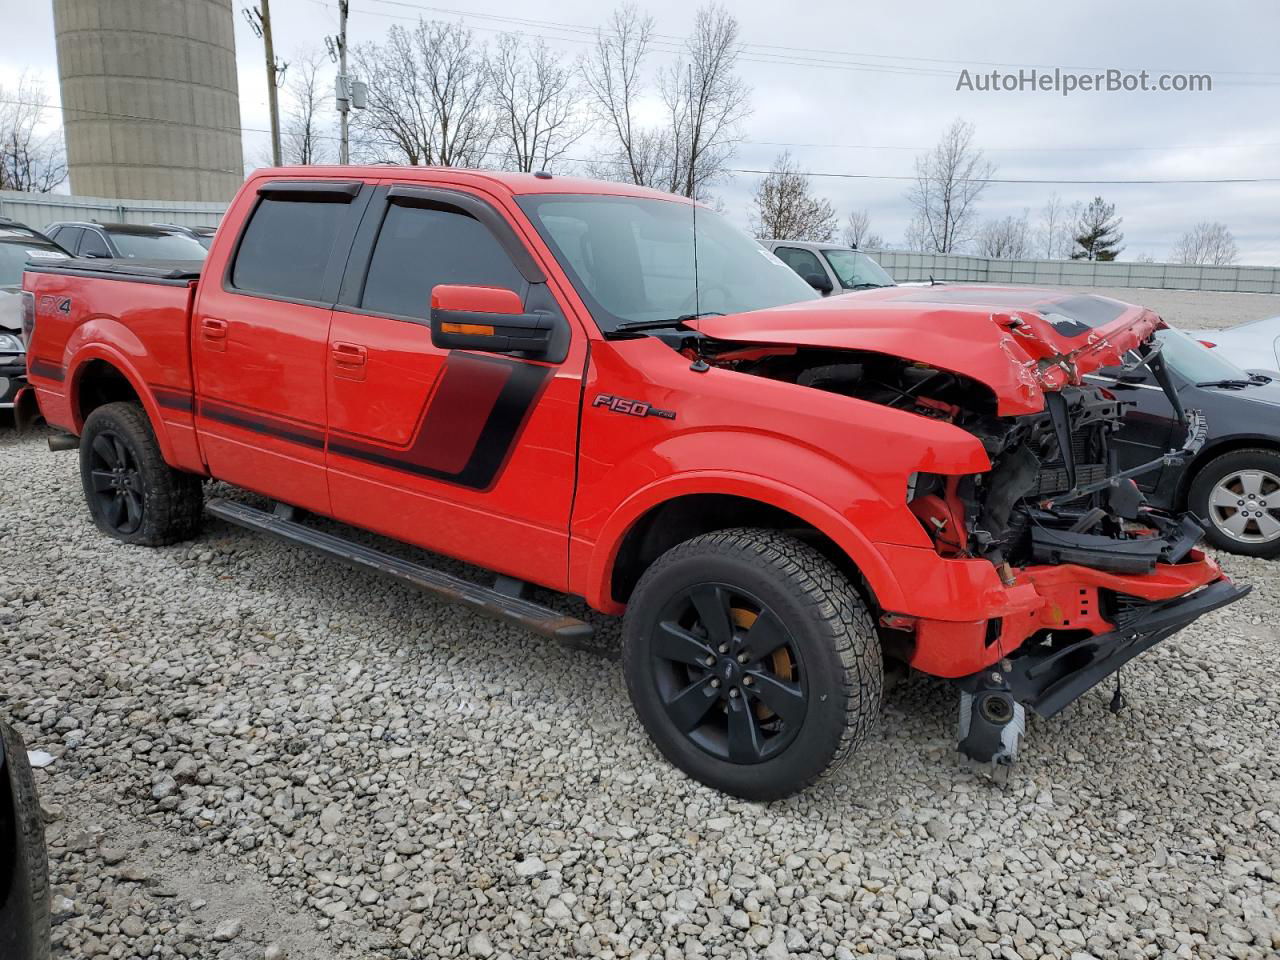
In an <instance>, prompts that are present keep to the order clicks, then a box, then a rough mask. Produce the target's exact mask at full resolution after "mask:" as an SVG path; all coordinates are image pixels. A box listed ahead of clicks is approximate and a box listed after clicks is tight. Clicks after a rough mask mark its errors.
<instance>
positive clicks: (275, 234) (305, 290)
mask: <svg viewBox="0 0 1280 960" xmlns="http://www.w3.org/2000/svg"><path fill="white" fill-rule="evenodd" d="M349 214H350V208H349V207H348V206H347V205H346V204H345V203H325V202H317V201H315V200H293V199H275V198H273V197H263V198H262V199H261V200H260V201H259V203H258V206H257V208H256V209H255V210H254V212H253V216H252V217H251V218H250V220H249V225H248V226H247V227H246V228H245V231H244V236H242V237H241V238H240V247H239V249H238V250H237V251H236V259H235V263H234V264H232V267H231V285H232V286H233V287H235V288H236V289H238V290H245V291H248V292H250V293H260V294H265V295H266V296H272V297H282V298H284V299H287V300H312V301H319V300H322V299H323V298H324V289H325V270H326V269H327V267H328V265H329V252H330V250H331V249H332V247H333V241H334V238H335V237H336V236H337V234H338V232H339V230H340V228H341V226H342V223H343V220H344V219H345V218H346V217H347V216H348V215H349ZM192 243H195V241H194V240H193V241H192ZM196 246H199V244H196Z"/></svg>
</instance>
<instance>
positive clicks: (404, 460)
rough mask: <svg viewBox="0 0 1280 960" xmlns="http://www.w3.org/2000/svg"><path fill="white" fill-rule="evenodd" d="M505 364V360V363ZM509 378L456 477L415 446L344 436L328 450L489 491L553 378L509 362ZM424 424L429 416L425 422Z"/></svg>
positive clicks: (540, 370) (547, 372)
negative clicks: (422, 458)
mask: <svg viewBox="0 0 1280 960" xmlns="http://www.w3.org/2000/svg"><path fill="white" fill-rule="evenodd" d="M504 362H505V361H504ZM510 364H511V375H510V377H509V378H508V380H507V382H506V383H505V384H504V385H503V387H502V390H501V392H499V394H498V398H497V401H496V402H495V403H494V406H493V409H492V410H491V411H490V413H489V416H488V418H487V419H486V421H485V424H484V429H483V430H482V431H481V433H480V437H479V439H478V440H477V441H476V446H475V449H474V450H472V452H471V456H470V457H469V458H468V459H467V463H466V465H465V466H464V467H463V468H462V469H461V470H460V471H458V472H456V473H449V472H446V471H443V470H438V469H433V468H432V467H428V466H424V465H423V464H421V463H415V462H414V461H413V460H412V459H411V456H412V451H413V447H414V446H415V445H416V438H415V444H413V445H411V446H410V449H409V450H407V451H398V450H387V449H386V448H379V447H376V446H374V445H372V444H365V443H356V442H353V441H349V440H343V439H341V438H337V439H331V440H330V442H329V451H330V452H331V453H336V454H339V455H340V456H344V457H350V458H351V459H353V460H363V461H364V462H366V463H375V464H378V465H379V466H383V467H389V468H391V469H393V470H400V471H403V472H405V473H412V474H415V475H417V476H420V477H430V478H432V479H436V480H442V481H445V482H447V483H456V484H458V485H459V486H463V487H469V488H471V489H473V490H487V489H489V488H490V487H492V486H493V484H494V482H495V481H496V480H497V477H498V473H499V472H500V471H501V469H502V467H503V466H504V465H505V464H506V462H507V459H508V457H509V456H510V454H511V451H512V449H513V447H514V446H515V441H516V438H517V437H518V436H519V434H520V431H521V429H522V428H523V427H524V425H525V422H526V421H527V420H528V418H529V414H530V413H531V412H532V411H533V408H534V407H535V406H536V405H537V401H538V398H539V397H540V396H541V394H542V391H543V389H544V388H545V387H546V385H547V384H548V383H549V382H550V380H551V376H550V375H551V368H550V367H539V366H535V365H533V364H528V363H518V362H513V361H512V362H510ZM424 424H425V418H424Z"/></svg>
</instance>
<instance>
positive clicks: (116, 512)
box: [89, 430, 144, 534]
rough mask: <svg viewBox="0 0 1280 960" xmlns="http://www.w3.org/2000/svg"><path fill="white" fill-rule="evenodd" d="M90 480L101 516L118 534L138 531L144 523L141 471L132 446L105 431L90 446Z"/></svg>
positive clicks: (114, 434) (116, 435) (110, 432)
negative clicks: (130, 447)
mask: <svg viewBox="0 0 1280 960" xmlns="http://www.w3.org/2000/svg"><path fill="white" fill-rule="evenodd" d="M89 480H90V483H91V485H92V487H93V496H94V499H95V500H96V501H97V504H98V509H99V511H100V513H101V515H102V518H103V519H104V520H105V521H106V522H107V525H108V526H110V527H111V529H112V530H114V531H115V532H116V533H121V534H130V533H136V532H137V531H138V528H139V527H141V526H142V514H143V508H144V507H143V499H142V474H141V473H140V472H139V471H138V461H137V458H135V457H134V455H133V451H132V450H131V449H129V445H128V444H127V443H125V441H124V440H123V439H122V438H121V437H120V436H119V435H118V434H116V433H113V432H112V431H110V430H103V431H102V432H101V433H99V434H98V435H97V436H96V437H94V438H93V443H92V444H90V446H89Z"/></svg>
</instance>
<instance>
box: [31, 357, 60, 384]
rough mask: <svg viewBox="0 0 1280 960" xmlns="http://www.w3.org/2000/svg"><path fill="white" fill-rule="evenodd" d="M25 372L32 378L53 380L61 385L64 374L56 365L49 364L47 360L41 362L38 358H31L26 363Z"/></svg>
mask: <svg viewBox="0 0 1280 960" xmlns="http://www.w3.org/2000/svg"><path fill="white" fill-rule="evenodd" d="M27 371H28V372H29V373H31V374H32V375H33V376H37V377H43V378H44V379H45V380H53V381H55V382H57V383H61V382H62V380H63V377H65V376H66V372H65V371H64V370H63V369H62V367H61V366H60V365H58V364H56V363H50V362H49V361H48V360H41V359H39V358H38V357H32V358H31V359H30V360H28V361H27Z"/></svg>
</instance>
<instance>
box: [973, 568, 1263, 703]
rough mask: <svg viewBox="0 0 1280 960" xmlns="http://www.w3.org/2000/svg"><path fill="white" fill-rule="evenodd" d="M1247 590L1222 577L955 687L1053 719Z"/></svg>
mask: <svg viewBox="0 0 1280 960" xmlns="http://www.w3.org/2000/svg"><path fill="white" fill-rule="evenodd" d="M1250 589H1251V588H1250V587H1247V586H1238V585H1236V584H1234V583H1232V582H1231V581H1230V580H1227V579H1226V578H1223V579H1221V580H1218V581H1215V582H1214V583H1211V584H1209V585H1208V586H1206V587H1204V588H1203V589H1201V590H1197V591H1196V592H1195V593H1191V594H1188V595H1186V596H1182V597H1177V598H1175V599H1172V600H1165V601H1161V602H1155V603H1149V604H1147V605H1146V606H1142V607H1137V608H1133V609H1131V610H1130V611H1129V613H1128V614H1127V615H1126V616H1125V617H1124V618H1122V621H1121V623H1119V624H1117V628H1116V629H1114V630H1110V631H1108V632H1106V633H1099V634H1095V635H1094V636H1090V637H1085V638H1084V639H1077V640H1067V641H1066V642H1062V643H1054V642H1046V643H1041V644H1034V645H1030V646H1028V647H1027V648H1024V649H1022V650H1019V651H1018V652H1017V653H1015V654H1013V655H1012V656H1009V657H1006V658H1004V659H1003V660H1002V661H1001V662H1000V663H999V664H997V665H996V669H994V670H984V671H980V672H978V673H975V674H973V675H971V676H968V677H962V678H960V679H959V680H958V681H957V684H958V685H959V686H960V687H961V688H962V689H964V690H966V691H968V692H970V693H973V694H975V695H981V694H983V693H991V692H1007V693H1008V694H1009V695H1010V696H1012V697H1013V699H1014V700H1016V701H1018V702H1019V703H1022V704H1024V705H1025V706H1027V707H1029V708H1031V709H1032V710H1034V711H1035V712H1036V713H1037V714H1039V715H1040V716H1042V717H1052V716H1053V715H1054V714H1056V713H1058V712H1059V711H1060V710H1062V709H1063V708H1064V707H1066V706H1067V705H1068V704H1070V703H1072V702H1073V701H1075V700H1077V699H1078V698H1079V697H1081V696H1082V695H1083V694H1084V693H1085V692H1086V691H1088V690H1090V689H1091V688H1093V687H1094V686H1095V685H1097V684H1098V683H1100V682H1101V681H1103V680H1105V679H1106V678H1107V677H1109V676H1111V675H1112V674H1113V673H1115V672H1116V671H1117V670H1119V669H1120V668H1121V667H1123V666H1124V665H1125V664H1126V663H1128V662H1129V661H1130V660H1132V659H1133V658H1134V657H1136V656H1138V655H1140V654H1142V653H1145V652H1146V651H1147V650H1150V649H1151V648H1152V647H1154V646H1155V645H1156V644H1157V643H1159V642H1160V641H1162V640H1164V639H1166V638H1168V637H1170V636H1172V635H1173V634H1175V633H1177V632H1178V631H1179V630H1181V629H1182V628H1183V627H1185V626H1187V625H1188V624H1189V623H1191V622H1192V621H1194V620H1196V619H1198V618H1199V617H1200V616H1202V615H1204V614H1206V613H1208V612H1209V611H1210V610H1217V609H1218V608H1220V607H1225V606H1226V605H1227V604H1229V603H1234V602H1235V601H1236V600H1239V599H1240V598H1241V597H1243V596H1245V594H1247V593H1248V592H1249V590H1250Z"/></svg>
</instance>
